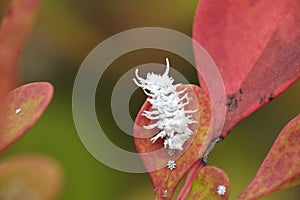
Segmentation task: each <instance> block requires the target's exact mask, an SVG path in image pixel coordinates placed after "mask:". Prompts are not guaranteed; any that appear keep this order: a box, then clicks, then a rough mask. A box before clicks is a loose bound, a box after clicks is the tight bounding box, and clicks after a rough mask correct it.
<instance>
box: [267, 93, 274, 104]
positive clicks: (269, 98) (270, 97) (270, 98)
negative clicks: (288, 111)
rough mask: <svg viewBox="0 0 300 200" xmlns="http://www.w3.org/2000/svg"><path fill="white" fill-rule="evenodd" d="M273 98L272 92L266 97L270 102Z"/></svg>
mask: <svg viewBox="0 0 300 200" xmlns="http://www.w3.org/2000/svg"><path fill="white" fill-rule="evenodd" d="M273 99H274V97H273V93H271V94H270V95H269V97H268V100H269V101H270V102H271V101H272V100H273Z"/></svg>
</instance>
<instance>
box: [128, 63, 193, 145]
mask: <svg viewBox="0 0 300 200" xmlns="http://www.w3.org/2000/svg"><path fill="white" fill-rule="evenodd" d="M166 65H167V66H166V67H167V69H166V71H165V72H164V73H163V74H162V75H160V74H154V73H153V72H152V73H148V74H147V77H146V79H143V78H141V77H139V75H138V69H136V71H135V75H136V79H135V78H134V79H133V81H134V82H135V84H136V85H137V86H139V87H141V88H142V89H143V90H144V92H145V94H146V95H148V98H147V101H148V102H150V103H151V105H152V107H151V110H150V111H147V110H144V111H143V114H142V115H143V116H145V117H147V118H148V119H150V120H154V121H155V123H153V124H150V125H148V126H144V128H146V129H153V128H158V129H159V130H160V131H159V132H158V133H157V134H156V135H155V136H154V137H152V138H151V141H152V142H153V143H154V142H155V141H156V140H157V139H159V138H161V139H164V147H165V148H167V149H171V150H183V144H184V143H185V141H187V140H188V139H189V137H190V136H191V135H192V134H193V132H192V131H191V130H190V129H189V127H188V125H189V124H193V123H197V122H196V121H195V120H193V118H192V116H191V115H189V114H191V113H194V112H196V111H197V109H196V110H185V109H184V106H186V105H188V104H189V97H188V93H185V91H186V88H185V89H182V90H180V91H176V89H177V87H178V86H180V85H181V84H176V85H173V82H174V79H173V78H172V77H169V75H168V73H169V70H170V63H169V60H168V58H166Z"/></svg>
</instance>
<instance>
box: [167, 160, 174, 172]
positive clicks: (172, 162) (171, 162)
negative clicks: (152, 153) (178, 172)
mask: <svg viewBox="0 0 300 200" xmlns="http://www.w3.org/2000/svg"><path fill="white" fill-rule="evenodd" d="M167 166H168V168H169V169H170V170H173V169H175V168H176V163H175V161H174V160H169V161H168V164H167Z"/></svg>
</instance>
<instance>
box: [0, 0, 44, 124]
mask: <svg viewBox="0 0 300 200" xmlns="http://www.w3.org/2000/svg"><path fill="white" fill-rule="evenodd" d="M38 7H39V1H38V0H13V1H12V2H11V4H10V5H9V7H8V9H7V10H6V13H5V15H4V18H3V21H2V24H1V27H0V99H1V102H3V96H4V95H6V94H7V93H8V92H9V91H10V90H11V89H12V88H13V87H14V86H15V84H16V79H17V75H16V74H17V70H16V65H17V62H18V59H19V56H20V53H21V50H22V48H23V46H24V43H25V41H26V40H27V37H28V34H29V32H30V31H31V29H32V25H33V23H34V21H35V17H36V14H37V10H38ZM2 105H3V103H2V104H1V105H0V112H1V111H2V109H3V108H2ZM1 113H3V112H1ZM2 116H3V115H2ZM0 120H1V117H0ZM0 124H1V123H0Z"/></svg>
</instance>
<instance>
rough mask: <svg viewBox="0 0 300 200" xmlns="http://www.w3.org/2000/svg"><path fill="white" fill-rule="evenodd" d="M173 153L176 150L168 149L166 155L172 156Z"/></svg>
mask: <svg viewBox="0 0 300 200" xmlns="http://www.w3.org/2000/svg"><path fill="white" fill-rule="evenodd" d="M175 153H176V150H174V149H168V155H169V156H174V155H175Z"/></svg>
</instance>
